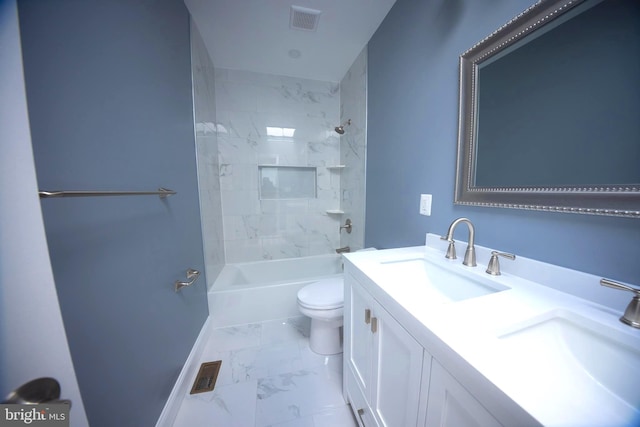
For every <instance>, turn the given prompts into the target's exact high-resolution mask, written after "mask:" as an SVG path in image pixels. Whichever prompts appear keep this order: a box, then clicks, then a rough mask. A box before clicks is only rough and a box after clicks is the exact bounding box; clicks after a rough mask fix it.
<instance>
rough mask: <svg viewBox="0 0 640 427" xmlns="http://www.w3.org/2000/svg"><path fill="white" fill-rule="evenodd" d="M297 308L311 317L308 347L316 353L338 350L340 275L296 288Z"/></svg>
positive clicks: (335, 351)
mask: <svg viewBox="0 0 640 427" xmlns="http://www.w3.org/2000/svg"><path fill="white" fill-rule="evenodd" d="M298 308H299V309H300V312H301V313H302V314H304V315H305V316H308V317H310V318H311V330H310V332H309V346H310V347H311V350H312V351H313V352H315V353H318V354H323V355H330V354H338V353H342V335H341V327H342V324H343V313H344V281H343V279H342V276H339V277H332V278H328V279H322V280H318V281H317V282H314V283H312V284H310V285H307V286H305V287H304V288H302V289H300V290H299V291H298Z"/></svg>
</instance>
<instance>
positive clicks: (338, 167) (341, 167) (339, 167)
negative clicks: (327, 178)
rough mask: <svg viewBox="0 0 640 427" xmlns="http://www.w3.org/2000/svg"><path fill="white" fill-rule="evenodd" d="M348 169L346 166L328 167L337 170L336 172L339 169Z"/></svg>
mask: <svg viewBox="0 0 640 427" xmlns="http://www.w3.org/2000/svg"><path fill="white" fill-rule="evenodd" d="M346 167H347V166H346V165H333V166H327V169H336V170H339V169H344V168H346Z"/></svg>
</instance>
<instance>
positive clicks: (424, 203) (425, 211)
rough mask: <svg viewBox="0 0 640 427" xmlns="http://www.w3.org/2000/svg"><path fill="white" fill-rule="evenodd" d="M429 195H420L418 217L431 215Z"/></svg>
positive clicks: (430, 197)
mask: <svg viewBox="0 0 640 427" xmlns="http://www.w3.org/2000/svg"><path fill="white" fill-rule="evenodd" d="M431 199H432V196H431V194H421V195H420V215H426V216H430V215H431Z"/></svg>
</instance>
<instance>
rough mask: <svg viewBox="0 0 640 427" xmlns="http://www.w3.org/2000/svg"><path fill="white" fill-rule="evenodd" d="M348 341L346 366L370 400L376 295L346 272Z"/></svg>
mask: <svg viewBox="0 0 640 427" xmlns="http://www.w3.org/2000/svg"><path fill="white" fill-rule="evenodd" d="M346 279H347V283H345V286H346V295H345V298H346V301H345V307H347V310H348V313H345V343H346V346H345V347H346V349H345V350H346V355H345V356H346V359H347V366H348V367H349V368H350V369H351V371H352V372H353V376H354V377H355V379H356V381H357V383H358V386H359V387H360V389H361V390H362V391H363V392H364V395H365V396H364V397H365V399H366V400H367V402H369V401H371V372H372V362H373V358H372V348H373V334H372V333H371V313H372V304H373V298H372V297H371V296H370V295H369V294H368V293H367V292H366V291H365V290H364V288H362V286H360V285H359V284H358V283H357V282H356V281H355V280H354V279H353V278H351V277H350V276H348V275H347V276H346Z"/></svg>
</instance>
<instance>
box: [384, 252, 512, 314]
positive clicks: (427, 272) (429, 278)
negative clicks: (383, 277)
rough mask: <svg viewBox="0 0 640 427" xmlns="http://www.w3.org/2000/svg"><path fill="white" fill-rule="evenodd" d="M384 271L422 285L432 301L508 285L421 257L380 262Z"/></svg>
mask: <svg viewBox="0 0 640 427" xmlns="http://www.w3.org/2000/svg"><path fill="white" fill-rule="evenodd" d="M380 264H381V265H382V266H383V267H384V269H385V270H386V272H387V273H389V274H393V275H394V276H395V279H396V280H398V281H405V282H409V283H413V284H417V286H419V287H422V286H424V290H429V291H433V292H430V296H431V297H432V298H433V299H434V300H437V301H435V302H443V303H446V302H458V301H463V300H466V299H470V298H477V297H481V296H484V295H490V294H493V293H496V292H500V291H506V290H508V289H510V288H508V287H507V286H504V285H501V284H499V283H495V282H492V281H491V279H490V278H487V280H481V279H479V278H475V277H472V276H471V275H469V276H466V275H463V274H459V273H457V272H455V271H452V270H449V269H446V268H443V267H441V266H439V265H437V264H434V263H432V262H429V261H427V260H425V259H422V258H418V259H408V260H400V261H387V262H381V263H380Z"/></svg>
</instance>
